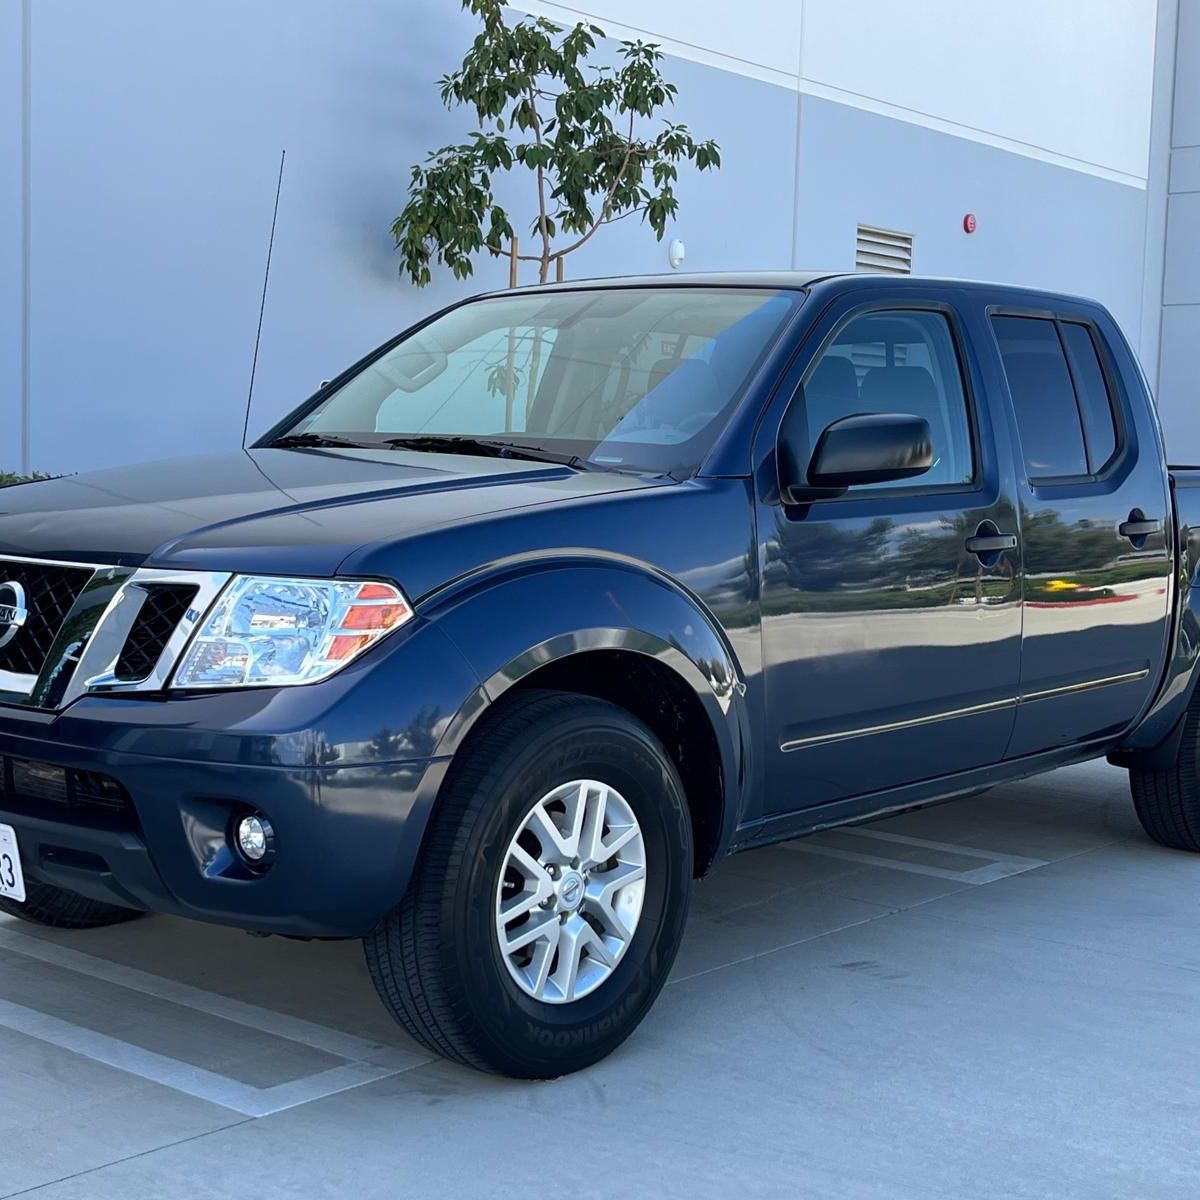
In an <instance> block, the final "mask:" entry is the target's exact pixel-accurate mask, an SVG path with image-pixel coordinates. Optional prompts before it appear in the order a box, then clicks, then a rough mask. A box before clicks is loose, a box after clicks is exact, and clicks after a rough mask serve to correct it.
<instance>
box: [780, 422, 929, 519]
mask: <svg viewBox="0 0 1200 1200" xmlns="http://www.w3.org/2000/svg"><path fill="white" fill-rule="evenodd" d="M781 451H782V453H781V454H780V474H781V479H780V490H781V491H782V493H783V498H784V499H785V500H787V501H789V502H791V503H793V504H802V503H804V502H805V501H808V500H816V499H820V498H822V497H829V496H837V495H840V494H841V493H842V492H844V491H845V490H846V489H847V488H848V487H851V486H852V485H854V484H862V483H884V482H886V481H888V480H893V479H910V478H912V477H913V476H914V475H921V474H923V473H924V472H926V471H928V470H929V468H930V467H931V466H933V438H932V434H931V432H930V429H929V422H928V421H926V420H925V419H924V418H923V417H914V416H910V415H908V414H907V413H859V414H858V415H856V416H853V417H843V418H842V419H841V420H840V421H834V423H833V424H832V425H830V426H829V427H828V428H827V429H826V430H825V432H824V433H822V434H821V436H820V437H819V438H818V439H817V447H816V449H815V450H814V451H813V455H812V458H811V459H810V460H809V462H808V470H807V471H806V472H805V473H804V476H805V477H803V478H796V475H797V472H796V466H797V465H798V464H797V463H796V458H795V455H794V453H789V452H788V450H787V447H784V446H781Z"/></svg>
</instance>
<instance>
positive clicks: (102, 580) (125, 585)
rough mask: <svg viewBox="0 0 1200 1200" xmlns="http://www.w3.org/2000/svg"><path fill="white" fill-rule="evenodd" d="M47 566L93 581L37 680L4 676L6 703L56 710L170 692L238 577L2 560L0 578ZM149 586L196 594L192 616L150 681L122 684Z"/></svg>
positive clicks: (0, 690)
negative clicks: (202, 627) (123, 664)
mask: <svg viewBox="0 0 1200 1200" xmlns="http://www.w3.org/2000/svg"><path fill="white" fill-rule="evenodd" d="M10 562H11V563H21V564H25V565H33V566H39V567H70V568H75V569H79V570H85V571H90V572H91V578H90V579H89V580H88V583H87V584H86V585H85V587H84V589H83V591H82V592H81V593H80V595H79V597H78V599H77V600H76V602H75V604H74V606H73V607H72V608H71V610H70V612H69V613H68V614H67V617H66V619H65V620H64V621H63V624H62V627H61V628H60V629H59V631H58V634H57V636H56V637H55V639H54V642H53V643H52V645H51V648H50V651H49V653H48V654H47V656H46V660H45V662H44V664H43V665H42V669H41V671H40V673H39V674H37V675H19V674H16V673H15V672H11V671H0V694H2V695H3V699H0V703H4V702H7V703H16V704H17V705H18V706H20V707H24V708H34V709H40V710H43V711H45V710H50V711H56V710H59V709H63V708H66V707H67V706H68V705H69V704H72V703H73V702H74V701H76V700H78V699H79V698H80V696H83V695H85V694H87V693H89V692H95V693H114V692H155V691H162V690H163V689H164V688H165V687H166V684H167V681H168V679H169V678H170V676H171V672H172V671H173V670H174V669H175V664H176V663H177V662H178V660H179V659H180V658H181V657H182V655H183V652H184V650H185V649H186V647H187V644H188V642H189V641H190V640H191V637H192V634H193V633H194V632H195V629H196V626H197V625H198V624H199V623H200V621H201V620H202V619H203V618H204V616H205V615H206V614H207V613H208V610H209V609H210V608H211V607H212V605H213V603H214V602H215V601H216V598H217V597H218V596H219V595H220V593H221V592H222V590H223V589H224V588H225V585H226V584H227V583H228V582H229V580H230V578H231V576H230V574H229V573H228V572H219V571H171V570H160V569H157V568H154V567H139V568H134V567H126V566H114V565H112V564H101V563H82V562H75V561H71V560H67V559H56V558H35V557H25V556H18V555H11V554H0V578H2V577H3V570H4V564H5V563H10ZM148 584H180V585H186V586H189V587H194V588H195V589H196V595H195V597H194V598H193V600H192V603H191V605H189V607H188V609H187V612H186V613H185V614H184V616H183V618H182V619H181V620H180V622H179V625H178V626H177V627H176V629H175V631H174V633H173V634H172V635H171V637H170V638H169V639H168V641H167V644H166V648H165V650H164V652H163V654H162V656H161V658H160V659H159V661H158V664H157V665H156V667H155V669H154V671H152V672H151V673H150V675H148V676H147V677H146V678H145V679H139V680H136V681H128V680H121V679H118V678H117V677H116V676H115V674H114V672H115V670H116V666H117V662H118V660H119V659H120V656H121V651H122V649H123V648H124V646H125V642H126V639H127V638H128V636H129V632H130V630H131V629H132V628H133V623H134V621H135V620H136V618H137V615H138V612H139V611H140V610H141V606H142V604H143V603H145V601H146V600H147V599H148V596H149V593H148V592H147V591H146V590H145V585H148Z"/></svg>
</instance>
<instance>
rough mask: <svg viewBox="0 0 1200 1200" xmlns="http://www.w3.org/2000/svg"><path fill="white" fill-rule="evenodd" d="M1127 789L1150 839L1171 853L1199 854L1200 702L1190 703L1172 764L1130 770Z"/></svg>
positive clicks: (1134, 767)
mask: <svg viewBox="0 0 1200 1200" xmlns="http://www.w3.org/2000/svg"><path fill="white" fill-rule="evenodd" d="M1129 790H1130V791H1131V792H1132V793H1133V807H1134V811H1135V812H1136V813H1137V816H1138V820H1139V821H1140V822H1141V823H1142V828H1143V829H1144V830H1145V831H1146V832H1147V833H1148V834H1149V835H1150V837H1152V838H1153V839H1154V840H1155V841H1156V842H1159V843H1161V844H1162V845H1164V846H1170V847H1171V849H1173V850H1190V851H1192V852H1193V853H1196V852H1198V851H1200V703H1198V702H1197V701H1196V700H1193V701H1192V704H1191V707H1190V709H1189V711H1188V714H1187V717H1186V719H1185V721H1184V726H1183V736H1182V738H1181V739H1180V742H1179V750H1178V752H1177V753H1176V755H1175V761H1174V763H1172V764H1171V766H1169V767H1166V768H1162V769H1159V770H1151V769H1150V768H1147V767H1138V766H1133V767H1130V768H1129Z"/></svg>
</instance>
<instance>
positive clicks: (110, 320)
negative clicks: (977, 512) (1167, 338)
mask: <svg viewBox="0 0 1200 1200" xmlns="http://www.w3.org/2000/svg"><path fill="white" fill-rule="evenodd" d="M1184 2H1185V4H1188V5H1190V6H1191V9H1192V10H1193V12H1194V10H1195V7H1196V5H1197V3H1200V0H1184ZM534 3H536V4H537V5H538V6H539V11H544V12H547V13H550V14H552V15H553V16H555V17H556V18H557V19H559V20H560V21H563V22H568V21H570V20H572V19H573V18H574V17H576V16H586V15H590V16H593V17H594V18H595V19H597V20H598V21H599V23H601V24H602V25H604V26H605V27H606V28H607V29H608V31H609V33H610V34H611V35H613V36H616V37H621V36H637V35H638V33H639V32H640V33H641V34H642V35H643V36H649V37H652V38H653V39H654V40H656V41H661V42H662V43H663V45H664V48H665V49H667V50H668V51H669V52H670V54H672V55H673V56H674V57H672V58H670V59H669V60H668V62H667V64H666V71H667V74H668V76H669V77H670V78H671V79H672V80H673V81H674V82H676V83H677V84H678V85H679V88H680V98H679V103H678V105H677V107H676V111H675V113H674V114H673V115H674V116H675V117H677V118H678V119H680V120H683V121H686V122H688V123H689V124H691V125H692V127H693V129H694V130H695V132H696V133H697V134H698V135H701V136H706V137H707V136H712V137H716V138H717V139H718V140H719V141H720V143H721V146H722V152H723V159H724V166H723V169H722V170H721V171H720V172H718V173H715V174H712V175H703V176H699V175H696V174H695V173H692V172H684V173H683V175H682V176H681V180H680V188H679V192H680V201H681V209H680V218H679V221H678V222H677V224H676V226H675V227H674V229H673V230H672V234H673V235H678V236H680V237H682V238H683V239H684V240H685V242H686V243H687V247H688V254H687V264H686V266H687V268H689V269H695V270H733V269H754V268H788V267H796V268H808V267H817V268H822V267H831V268H835V269H837V268H840V269H846V268H850V267H852V266H853V254H854V228H855V225H856V223H858V222H863V223H869V224H876V225H882V226H885V227H891V228H899V229H903V230H906V231H907V232H910V233H913V234H914V235H915V236H916V251H915V268H916V269H917V270H918V271H921V272H927V273H932V274H949V275H968V276H975V277H980V278H996V279H1002V280H1006V281H1012V282H1018V283H1033V284H1040V285H1045V286H1049V287H1057V288H1061V289H1063V290H1068V291H1072V290H1073V291H1080V292H1084V293H1088V294H1091V295H1094V296H1096V297H1098V298H1099V299H1101V300H1102V301H1104V302H1106V303H1108V304H1109V305H1110V306H1111V307H1112V308H1113V310H1114V311H1115V312H1116V313H1117V315H1118V317H1119V318H1120V319H1121V321H1122V322H1123V324H1125V326H1126V328H1127V329H1129V331H1130V332H1131V334H1134V335H1136V333H1137V330H1138V329H1139V327H1140V324H1141V316H1142V301H1141V287H1140V281H1141V279H1142V276H1143V269H1144V266H1145V253H1144V241H1143V231H1144V228H1145V216H1146V212H1145V210H1146V202H1145V198H1146V191H1145V178H1144V176H1145V171H1146V165H1145V159H1146V144H1145V143H1146V138H1147V136H1148V134H1147V128H1148V124H1149V97H1148V95H1147V94H1146V92H1147V72H1148V71H1150V70H1151V66H1150V64H1151V63H1152V60H1153V54H1152V49H1153V37H1154V18H1153V9H1154V5H1155V0H1089V3H1088V5H1086V6H1084V5H1082V4H1080V3H1079V0H1042V3H1041V5H1034V4H1033V3H1032V0H1011V2H1010V3H1007V4H1005V5H1000V6H992V5H984V4H983V3H981V2H979V0H961V2H959V3H953V4H952V3H951V2H950V0H803V3H796V2H795V0H740V2H739V3H738V4H737V5H736V7H735V6H731V5H730V4H729V3H728V0H637V2H636V3H635V0H578V4H579V5H580V7H576V8H571V9H567V8H565V7H563V6H562V5H556V4H551V3H549V0H528V4H529V6H531V7H532V5H533V4H534ZM593 8H594V9H595V10H596V11H595V12H592V11H591V9H593ZM1085 9H1086V11H1087V13H1088V20H1087V24H1088V26H1089V28H1088V29H1086V30H1083V31H1081V30H1079V29H1077V28H1076V24H1077V23H1076V22H1073V21H1072V20H1071V19H1069V16H1070V14H1077V13H1082V12H1084V11H1085ZM1098 9H1099V10H1103V14H1104V15H1103V17H1102V18H1100V17H1097V16H1096V10H1098ZM993 10H994V11H993ZM23 12H24V13H26V14H28V15H29V16H30V18H31V20H30V29H31V34H32V38H31V57H30V64H29V70H28V72H23V70H22V64H21V54H20V44H21V38H20V30H21V15H22V13H23ZM401 17H402V18H403V19H401ZM1018 26H1025V27H1028V28H1027V30H1026V32H1025V33H1020V32H1019V30H1018V31H1016V32H1014V28H1013V27H1018ZM952 27H953V28H952ZM1028 29H1032V30H1033V31H1034V32H1033V33H1029V32H1028ZM473 30H474V23H473V20H472V18H471V17H470V16H469V14H465V13H462V12H461V11H459V8H458V5H457V4H456V3H453V2H450V0H339V3H338V4H336V5H333V4H330V3H329V2H328V0H289V4H288V15H287V19H286V20H281V19H280V6H279V3H278V0H208V2H207V3H206V4H204V5H194V4H191V5H185V4H170V5H164V4H162V2H161V0H105V3H104V4H103V5H100V4H81V3H79V2H78V0H8V2H7V3H2V4H0V428H4V429H7V430H9V431H10V435H9V437H8V438H7V439H5V440H0V469H3V468H5V467H8V468H12V467H15V466H18V465H20V463H19V461H18V460H19V443H20V436H19V433H18V432H17V431H19V429H20V427H21V422H20V420H19V415H20V414H19V409H18V405H19V395H20V380H21V377H22V373H23V371H27V372H28V377H29V381H30V402H31V410H32V421H31V425H30V434H31V437H32V458H31V460H30V462H29V464H28V465H29V466H32V467H36V468H40V469H43V470H51V471H72V470H83V469H86V468H88V467H92V466H103V465H115V464H119V463H121V462H127V461H132V460H135V459H139V458H151V457H155V456H159V455H163V454H166V453H173V452H177V451H179V450H181V449H183V450H191V451H196V452H202V451H210V450H220V449H224V448H228V447H230V446H236V445H237V444H239V442H240V438H241V432H242V418H243V416H244V411H245V397H246V386H247V384H248V381H249V374H250V362H251V358H252V355H253V350H254V337H255V328H256V324H257V319H258V304H259V299H260V295H261V289H262V271H263V265H264V261H265V257H266V250H267V237H268V233H269V230H270V218H271V205H272V201H273V198H274V190H275V182H276V177H277V172H278V167H279V155H280V151H281V150H282V149H284V148H286V149H287V153H288V157H287V170H286V173H285V177H284V183H283V194H282V201H281V205H280V210H279V224H278V228H277V230H276V240H275V254H274V265H273V270H272V277H271V288H270V292H269V294H268V298H267V308H266V314H265V320H264V323H263V338H262V347H261V354H260V357H259V363H258V377H257V386H256V390H255V409H254V414H253V417H252V419H251V424H250V428H251V432H252V433H255V432H257V431H259V430H261V429H263V428H265V427H266V426H267V425H268V424H269V423H270V422H271V421H273V420H274V419H276V418H277V417H279V416H280V415H282V413H283V412H285V411H286V410H287V409H289V408H290V407H292V406H294V405H295V404H296V403H298V402H299V401H300V400H302V399H303V398H304V397H305V396H306V395H307V394H308V392H309V391H310V390H311V389H312V388H313V387H314V386H315V385H316V384H317V383H318V382H319V381H320V380H321V379H323V378H327V377H328V376H330V375H331V374H333V373H335V372H336V371H338V370H339V369H340V368H342V367H343V366H345V365H346V364H347V363H348V362H349V361H352V360H353V359H354V358H356V357H357V356H358V355H360V354H362V353H364V352H365V351H367V350H368V349H370V348H371V347H372V346H373V345H375V344H377V343H378V342H380V341H381V340H383V339H384V338H385V337H387V336H389V335H390V334H391V333H393V332H394V331H395V330H397V329H399V328H403V326H404V325H406V324H408V323H410V322H411V321H413V320H415V319H417V318H418V317H420V316H422V315H423V314H424V313H426V312H428V311H430V310H431V309H433V308H436V307H439V306H440V305H442V304H444V303H446V302H448V301H449V300H452V299H454V298H456V297H458V296H461V295H463V294H466V293H469V292H470V291H476V290H482V289H484V288H488V287H494V286H498V285H501V284H502V283H503V280H504V276H505V271H504V267H503V265H502V264H497V263H495V262H492V261H491V260H488V259H486V258H485V259H483V260H481V261H480V263H479V270H478V274H477V275H476V277H475V278H474V279H472V280H470V281H468V282H467V283H465V284H463V283H458V282H456V281H453V280H451V279H449V278H448V276H447V275H446V274H445V273H444V272H440V273H438V274H437V275H436V276H435V281H434V284H433V285H432V286H431V287H430V288H428V289H425V290H423V291H420V290H416V289H414V288H412V287H411V286H409V285H407V284H405V283H404V282H403V281H402V280H401V279H400V278H399V277H398V274H397V269H396V268H397V260H396V256H395V252H394V250H393V248H392V246H391V239H390V237H389V235H388V228H389V225H390V222H391V220H392V218H393V217H394V216H395V215H396V213H397V212H398V211H399V210H400V208H401V207H402V205H403V203H404V198H405V193H406V186H407V173H408V167H409V166H410V164H412V163H413V162H415V161H418V160H419V159H421V158H422V157H423V156H424V155H425V153H426V152H427V151H428V150H429V149H430V148H432V147H435V146H439V145H443V144H445V143H446V142H448V141H450V140H454V139H457V138H459V137H461V136H463V134H464V133H465V131H466V129H467V128H468V127H469V119H468V117H467V116H465V115H462V114H458V115H455V114H448V113H447V112H445V110H444V109H443V108H442V107H441V105H440V103H439V101H438V97H437V79H438V77H439V76H440V75H442V74H443V73H444V72H446V71H449V70H452V69H453V68H454V67H455V66H456V65H457V62H458V60H459V59H460V58H461V55H462V53H463V50H464V48H465V46H466V44H467V41H468V39H469V38H470V37H471V36H472V33H473ZM610 51H611V48H610V50H609V52H610ZM602 52H603V51H602ZM1068 101H1070V105H1069V109H1070V111H1069V113H1066V112H1065V111H1064V108H1065V106H1067V104H1068ZM1189 103H1191V102H1189V101H1188V100H1187V95H1186V90H1185V93H1184V96H1183V100H1182V101H1181V104H1182V111H1183V112H1184V122H1185V123H1184V125H1182V126H1181V128H1182V129H1183V130H1184V134H1183V136H1185V137H1186V136H1190V135H1189V134H1188V133H1187V132H1186V131H1187V125H1186V120H1187V114H1188V113H1190V112H1191V111H1192V108H1190V107H1188V105H1189ZM24 120H28V123H29V129H30V134H31V138H30V151H31V154H30V159H29V170H28V172H24V171H23V170H22V155H21V128H22V123H23V121H24ZM1196 124H1197V125H1200V116H1197V117H1196ZM1178 161H1179V163H1180V166H1179V172H1180V176H1179V177H1180V179H1181V180H1184V181H1185V182H1186V180H1187V179H1188V178H1191V176H1189V175H1188V171H1189V170H1190V168H1189V165H1188V160H1187V159H1186V158H1183V157H1180V158H1178ZM1139 172H1140V174H1139ZM25 189H28V194H29V196H30V199H31V210H30V211H31V216H32V222H31V226H30V234H29V237H28V238H24V237H23V235H22V222H21V196H22V193H23V191H24V190H25ZM1181 194H1182V193H1181ZM514 208H515V211H518V212H520V211H523V209H522V208H521V207H520V206H514ZM966 211H973V212H975V213H976V214H977V215H978V218H979V231H978V233H976V234H975V235H974V236H968V235H966V234H965V233H964V232H963V230H962V225H961V220H962V215H963V213H964V212H966ZM1176 211H1177V212H1178V213H1180V214H1182V215H1183V216H1186V213H1187V202H1186V201H1185V202H1184V203H1183V204H1180V205H1177V206H1176V207H1175V208H1173V213H1175V212H1176ZM1181 219H1182V217H1181ZM1172 221H1173V224H1176V225H1177V224H1178V222H1177V221H1176V219H1175V217H1174V216H1173V217H1172ZM26 258H27V259H28V263H29V271H28V274H26V273H25V272H24V270H23V263H24V262H25V260H26ZM1160 259H1161V256H1160ZM666 270H667V264H666V250H665V247H664V246H662V245H660V244H658V243H657V242H656V241H655V240H654V238H653V236H652V235H651V233H650V231H649V230H648V229H647V228H646V227H645V226H644V225H642V224H639V223H638V222H636V221H628V222H621V223H620V224H618V225H616V226H614V227H613V228H612V229H611V230H607V231H605V234H604V236H603V238H596V239H595V240H594V241H593V242H592V243H589V245H588V246H587V247H586V248H585V250H584V251H583V252H581V253H580V254H579V255H578V256H577V257H575V258H574V259H572V261H571V263H570V267H569V274H570V275H571V276H572V277H575V278H579V277H582V276H586V275H611V274H621V273H626V272H658V271H666ZM1186 274H1187V271H1186V269H1185V270H1184V271H1183V275H1184V276H1185V277H1186ZM1179 275H1180V271H1179V269H1176V272H1175V279H1176V280H1177V279H1178V277H1179ZM1171 286H1172V287H1173V288H1175V289H1176V290H1178V289H1179V288H1180V287H1182V288H1184V289H1185V290H1184V291H1183V292H1179V293H1178V294H1179V295H1181V296H1185V297H1186V296H1187V295H1190V292H1187V291H1186V288H1187V287H1188V286H1190V285H1189V284H1187V282H1186V278H1185V281H1184V283H1183V284H1180V283H1178V282H1173V283H1172V284H1171ZM1173 294H1174V293H1173ZM26 296H27V297H28V302H27V303H26V302H25V297H26ZM1178 307H1179V312H1180V314H1181V316H1180V317H1179V318H1178V320H1182V321H1184V322H1185V323H1186V321H1187V320H1188V319H1190V318H1189V317H1188V316H1187V315H1186V314H1184V308H1186V307H1187V306H1186V305H1184V304H1180V305H1179V306H1178ZM1171 320H1172V321H1174V320H1176V318H1174V317H1172V318H1171ZM24 322H27V323H28V328H29V333H30V336H29V343H28V347H27V351H28V352H26V348H25V347H24V346H23V344H22V336H21V329H22V327H23V323H24ZM1189 336H1190V345H1191V346H1197V345H1200V331H1197V332H1195V333H1193V334H1191V335H1189ZM1154 349H1155V350H1157V339H1156V338H1155V339H1154ZM1177 374H1178V373H1177Z"/></svg>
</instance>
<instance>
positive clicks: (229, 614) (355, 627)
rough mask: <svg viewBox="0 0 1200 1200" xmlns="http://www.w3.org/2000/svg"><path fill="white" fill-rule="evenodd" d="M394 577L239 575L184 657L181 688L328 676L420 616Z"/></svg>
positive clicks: (177, 674)
mask: <svg viewBox="0 0 1200 1200" xmlns="http://www.w3.org/2000/svg"><path fill="white" fill-rule="evenodd" d="M412 616H413V611H412V608H411V607H410V605H409V603H408V601H407V600H406V599H405V597H404V593H403V592H401V591H400V589H399V588H398V587H395V586H394V585H393V584H390V583H375V582H344V581H340V580H327V579H272V578H270V577H262V578H257V577H254V576H236V577H235V578H234V579H233V580H231V581H230V583H229V585H228V586H227V587H226V588H225V590H224V592H222V593H221V596H220V598H219V599H218V600H217V603H216V604H215V605H214V606H213V610H212V612H211V613H210V614H209V616H208V618H207V619H206V620H205V622H204V624H203V625H202V626H201V627H200V629H199V630H198V631H197V633H196V636H195V637H194V638H193V639H192V641H191V643H190V645H189V646H188V648H187V651H186V653H185V654H184V656H183V661H182V662H181V663H180V665H179V669H178V670H177V671H176V672H175V678H174V679H173V680H172V682H171V686H172V687H176V688H235V687H282V686H285V685H288V684H296V683H314V682H315V681H316V680H318V679H325V678H326V677H327V676H329V675H332V674H333V673H334V672H335V671H339V670H341V668H342V667H344V666H346V664H347V663H349V662H351V661H352V660H353V659H355V658H357V657H358V656H359V655H360V654H361V653H362V652H363V651H364V650H366V649H367V647H368V646H372V645H374V644H375V643H376V642H377V641H379V639H380V638H382V637H385V636H386V635H387V634H389V633H391V631H392V630H393V629H398V628H399V627H400V626H401V625H403V624H404V623H405V622H406V621H409V620H411V619H412Z"/></svg>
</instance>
